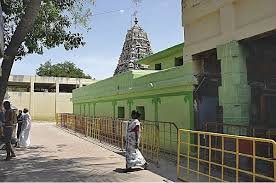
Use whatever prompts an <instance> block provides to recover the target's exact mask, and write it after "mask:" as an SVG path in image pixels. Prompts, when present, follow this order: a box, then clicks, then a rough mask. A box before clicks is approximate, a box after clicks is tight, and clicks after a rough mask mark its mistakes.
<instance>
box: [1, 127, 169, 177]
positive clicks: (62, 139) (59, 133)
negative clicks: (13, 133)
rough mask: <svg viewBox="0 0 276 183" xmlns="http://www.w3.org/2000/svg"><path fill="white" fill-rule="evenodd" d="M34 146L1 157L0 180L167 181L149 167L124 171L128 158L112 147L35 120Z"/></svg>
mask: <svg viewBox="0 0 276 183" xmlns="http://www.w3.org/2000/svg"><path fill="white" fill-rule="evenodd" d="M31 134H32V136H31V141H32V147H31V148H29V149H17V157H16V158H15V159H13V160H12V161H9V162H5V161H2V160H3V159H4V158H5V152H3V151H0V160H1V161H0V182H3V181H5V182H7V181H20V182H21V181H32V182H37V181H38V182H48V181H53V182H77V181H80V182H83V181H85V182H123V181H124V182H125V181H127V182H165V181H166V179H165V178H163V177H161V176H159V175H157V174H155V173H152V172H150V171H145V170H141V171H134V172H130V173H127V174H126V173H123V172H122V170H123V168H124V167H125V159H124V157H123V156H120V155H118V154H116V153H114V152H112V151H109V150H107V149H104V148H102V147H99V146H97V145H96V144H93V143H91V142H88V141H86V140H84V139H81V138H79V137H76V136H74V135H72V134H69V133H67V132H65V131H63V130H61V129H58V128H56V127H55V125H54V124H53V123H52V124H50V123H33V126H32V132H31Z"/></svg>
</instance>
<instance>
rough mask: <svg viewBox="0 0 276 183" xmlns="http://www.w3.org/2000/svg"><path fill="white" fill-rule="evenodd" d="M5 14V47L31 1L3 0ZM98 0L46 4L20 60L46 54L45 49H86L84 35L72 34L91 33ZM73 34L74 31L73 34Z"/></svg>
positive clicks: (54, 0)
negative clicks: (91, 17)
mask: <svg viewBox="0 0 276 183" xmlns="http://www.w3.org/2000/svg"><path fill="white" fill-rule="evenodd" d="M0 1H1V3H2V9H3V13H4V29H5V35H4V37H5V45H6V47H7V45H9V43H10V40H11V37H12V35H13V34H14V32H15V30H16V27H17V25H18V23H19V21H20V20H21V17H22V16H23V15H24V14H25V7H26V3H28V0H5V1H4V0H0ZM94 3H95V2H94V0H77V1H76V0H43V2H42V4H41V10H40V12H39V15H38V17H37V18H36V21H35V24H34V27H33V28H32V31H31V32H30V33H29V34H28V35H27V36H26V38H25V41H24V42H23V43H22V45H21V47H20V49H19V50H18V54H17V58H16V59H21V58H22V57H23V56H25V55H27V54H33V53H37V54H43V53H44V50H45V49H51V48H54V47H58V46H61V45H63V46H64V48H65V50H72V49H75V48H79V47H81V46H84V45H85V42H84V40H83V39H84V38H83V36H82V34H80V33H77V32H71V31H72V28H73V27H72V26H76V27H78V30H79V27H83V28H85V29H87V30H89V20H90V19H89V18H90V16H92V10H91V9H92V7H93V4H94ZM70 30H71V31H70Z"/></svg>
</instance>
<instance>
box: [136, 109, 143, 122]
mask: <svg viewBox="0 0 276 183" xmlns="http://www.w3.org/2000/svg"><path fill="white" fill-rule="evenodd" d="M136 110H137V111H138V112H139V113H140V114H141V117H140V119H141V120H145V107H144V106H137V107H136Z"/></svg>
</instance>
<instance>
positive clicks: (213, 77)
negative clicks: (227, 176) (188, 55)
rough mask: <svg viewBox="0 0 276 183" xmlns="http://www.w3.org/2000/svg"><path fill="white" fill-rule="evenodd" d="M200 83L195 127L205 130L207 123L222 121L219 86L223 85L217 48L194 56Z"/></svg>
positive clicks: (197, 91) (195, 94) (196, 95)
mask: <svg viewBox="0 0 276 183" xmlns="http://www.w3.org/2000/svg"><path fill="white" fill-rule="evenodd" d="M193 60H195V62H194V63H195V66H196V71H197V74H196V75H195V76H196V78H197V80H198V85H197V86H196V87H195V90H194V98H195V101H194V104H195V107H194V108H195V129H196V130H205V129H206V123H209V122H222V110H221V107H219V94H218V87H219V86H220V85H221V68H220V62H219V61H218V60H217V53H216V49H213V50H209V51H206V52H203V53H200V54H197V55H194V56H193Z"/></svg>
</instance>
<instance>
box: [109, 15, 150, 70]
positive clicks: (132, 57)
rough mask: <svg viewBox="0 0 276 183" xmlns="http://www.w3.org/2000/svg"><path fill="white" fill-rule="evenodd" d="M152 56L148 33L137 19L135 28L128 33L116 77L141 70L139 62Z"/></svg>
mask: <svg viewBox="0 0 276 183" xmlns="http://www.w3.org/2000/svg"><path fill="white" fill-rule="evenodd" d="M151 54H152V49H151V45H150V41H149V40H148V36H147V33H146V32H145V31H144V30H143V29H142V28H141V27H140V26H139V25H138V19H137V18H135V21H134V26H133V27H132V28H131V29H130V30H128V32H127V35H126V38H125V42H124V46H123V49H122V53H121V55H120V58H119V61H118V65H117V68H116V70H115V73H114V75H116V74H119V73H123V72H127V71H130V70H139V69H141V68H140V67H139V65H138V64H137V61H138V60H140V59H142V58H144V57H146V56H148V55H151Z"/></svg>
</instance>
